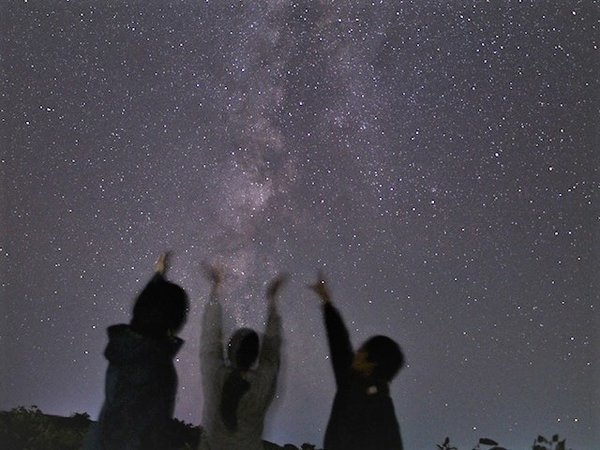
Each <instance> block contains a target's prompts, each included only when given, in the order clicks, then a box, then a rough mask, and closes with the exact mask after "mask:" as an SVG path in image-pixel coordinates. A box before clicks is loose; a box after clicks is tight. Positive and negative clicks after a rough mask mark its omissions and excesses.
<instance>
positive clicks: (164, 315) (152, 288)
mask: <svg viewBox="0 0 600 450" xmlns="http://www.w3.org/2000/svg"><path fill="white" fill-rule="evenodd" d="M188 309H189V301H188V296H187V294H186V292H185V290H184V289H183V288H182V287H181V286H179V285H177V284H175V283H171V282H170V281H167V280H165V279H164V278H162V277H160V278H158V279H153V280H152V281H150V283H148V284H147V285H146V287H145V288H144V289H143V290H142V292H141V293H140V295H138V297H137V299H136V301H135V304H134V306H133V314H132V318H131V323H130V325H131V328H133V330H134V331H136V332H138V333H140V334H143V335H147V336H154V337H161V336H166V335H167V334H168V333H169V332H171V333H177V332H178V331H180V330H181V328H182V327H183V325H184V324H185V321H186V319H187V313H188Z"/></svg>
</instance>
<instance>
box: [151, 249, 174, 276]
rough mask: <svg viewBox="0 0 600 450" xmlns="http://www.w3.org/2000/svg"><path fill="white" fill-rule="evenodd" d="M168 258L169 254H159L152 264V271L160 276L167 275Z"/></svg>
mask: <svg viewBox="0 0 600 450" xmlns="http://www.w3.org/2000/svg"><path fill="white" fill-rule="evenodd" d="M169 256H170V253H169V252H161V253H160V255H158V259H157V260H156V262H155V263H154V271H155V272H156V273H159V274H161V275H165V274H166V273H167V270H168V268H169V265H168V263H169Z"/></svg>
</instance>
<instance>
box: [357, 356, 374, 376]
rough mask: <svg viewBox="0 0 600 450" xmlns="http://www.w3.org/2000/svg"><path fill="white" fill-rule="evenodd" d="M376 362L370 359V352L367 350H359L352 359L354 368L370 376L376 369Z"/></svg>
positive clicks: (361, 374) (363, 374)
mask: <svg viewBox="0 0 600 450" xmlns="http://www.w3.org/2000/svg"><path fill="white" fill-rule="evenodd" d="M375 367H376V364H375V363H373V362H371V361H369V354H368V353H367V352H366V350H359V351H357V352H356V353H355V354H354V359H353V360H352V369H353V370H354V371H355V372H357V373H358V374H360V376H362V377H365V378H367V377H370V376H371V375H372V374H373V370H375Z"/></svg>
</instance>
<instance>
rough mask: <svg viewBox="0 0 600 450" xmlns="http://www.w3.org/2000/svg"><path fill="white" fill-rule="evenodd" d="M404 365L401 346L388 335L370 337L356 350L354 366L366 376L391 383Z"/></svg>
mask: <svg viewBox="0 0 600 450" xmlns="http://www.w3.org/2000/svg"><path fill="white" fill-rule="evenodd" d="M403 365H404V355H403V353H402V350H401V349H400V346H399V345H398V344H397V343H396V342H395V341H394V340H392V339H390V338H389V337H387V336H373V337H371V338H369V339H368V340H367V341H366V342H365V343H364V344H363V345H362V346H361V347H360V349H359V350H358V351H357V352H356V354H355V355H354V360H353V361H352V368H353V369H354V370H355V371H357V372H358V373H360V374H361V375H362V376H364V377H372V378H374V379H376V380H379V381H383V382H386V383H389V382H390V381H392V379H393V378H394V377H395V376H396V374H397V373H398V371H399V370H400V369H401V368H402V366H403Z"/></svg>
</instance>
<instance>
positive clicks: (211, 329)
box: [199, 266, 286, 450]
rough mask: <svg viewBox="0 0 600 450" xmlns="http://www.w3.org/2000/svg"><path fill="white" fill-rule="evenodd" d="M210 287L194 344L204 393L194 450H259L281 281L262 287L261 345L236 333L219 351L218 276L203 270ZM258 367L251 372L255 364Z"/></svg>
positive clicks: (275, 349) (251, 334)
mask: <svg viewBox="0 0 600 450" xmlns="http://www.w3.org/2000/svg"><path fill="white" fill-rule="evenodd" d="M206 269H207V270H206V272H207V276H208V277H209V279H210V280H211V282H212V289H211V294H210V298H209V301H208V303H207V305H206V308H205V311H204V317H203V321H202V335H201V341H200V364H201V371H202V387H203V392H204V411H203V426H204V432H203V434H202V437H201V439H200V446H199V449H200V450H209V449H210V450H259V449H260V450H262V449H263V443H262V431H263V425H264V419H265V414H266V412H267V409H268V407H269V405H270V404H271V401H272V400H273V397H274V394H275V387H276V382H277V374H278V372H279V362H280V348H281V319H280V316H279V313H278V312H277V297H278V293H279V290H280V288H281V286H282V285H283V283H284V282H285V279H286V278H285V276H283V275H280V276H278V277H277V278H275V279H274V280H273V281H272V282H271V283H270V284H269V286H268V288H267V300H268V312H267V323H266V328H265V334H264V337H263V339H262V345H261V344H259V337H258V333H256V331H254V330H251V329H249V328H241V329H239V330H237V331H235V332H234V333H233V335H232V337H231V339H230V340H229V344H228V345H227V360H226V359H225V357H224V352H223V329H222V328H223V327H222V307H221V303H220V294H221V292H220V291H221V287H222V281H223V276H222V273H221V271H219V270H218V269H216V268H214V267H210V266H209V267H207V268H206ZM257 358H258V365H257V366H256V368H253V365H254V363H255V362H256V359H257Z"/></svg>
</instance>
